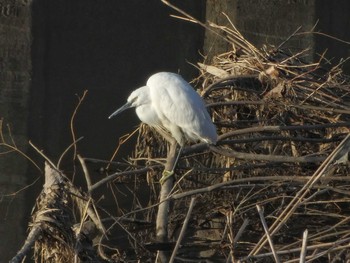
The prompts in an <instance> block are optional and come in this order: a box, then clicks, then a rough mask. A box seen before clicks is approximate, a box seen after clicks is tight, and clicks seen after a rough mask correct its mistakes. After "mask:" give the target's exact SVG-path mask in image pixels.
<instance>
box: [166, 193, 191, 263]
mask: <svg viewBox="0 0 350 263" xmlns="http://www.w3.org/2000/svg"><path fill="white" fill-rule="evenodd" d="M195 200H196V197H192V198H191V203H190V206H189V208H188V211H187V215H186V218H185V220H184V223H183V225H182V228H181V232H180V235H179V237H178V239H177V242H176V245H175V248H174V250H173V253H172V254H171V258H170V261H169V263H173V262H174V260H175V256H176V253H177V250H178V249H179V247H180V244H181V241H182V239H183V237H184V235H185V231H186V228H187V225H188V222H189V221H190V216H191V213H192V210H193V207H194V203H195Z"/></svg>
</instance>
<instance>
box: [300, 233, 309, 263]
mask: <svg viewBox="0 0 350 263" xmlns="http://www.w3.org/2000/svg"><path fill="white" fill-rule="evenodd" d="M307 235H308V231H307V229H305V231H304V233H303V243H302V245H301V251H300V261H299V262H300V263H305V259H306V252H307V250H306V246H307Z"/></svg>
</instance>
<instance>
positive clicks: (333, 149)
mask: <svg viewBox="0 0 350 263" xmlns="http://www.w3.org/2000/svg"><path fill="white" fill-rule="evenodd" d="M220 30H222V32H224V33H225V35H226V39H227V41H229V42H230V43H231V44H232V50H230V51H229V52H227V53H224V54H220V55H218V56H216V57H214V59H213V61H212V62H211V63H210V65H205V64H202V63H199V68H200V71H201V76H200V78H199V79H198V80H197V81H198V83H200V84H201V85H200V86H201V88H199V90H198V92H199V93H200V94H201V95H202V96H203V97H204V98H205V100H206V101H207V103H208V108H209V110H210V112H211V114H212V118H213V120H214V123H215V124H216V126H217V129H218V132H219V135H220V140H219V142H218V144H217V145H216V146H211V147H210V149H207V148H206V147H205V146H204V145H200V144H198V145H193V146H190V147H187V148H186V149H185V150H184V155H183V156H182V158H181V159H180V161H179V164H178V166H177V169H176V174H177V176H176V177H177V182H176V183H175V187H174V189H173V193H174V194H173V196H172V198H173V200H174V204H173V208H172V210H171V213H170V222H169V223H170V225H171V234H172V237H173V238H174V240H176V236H177V234H178V231H179V228H180V227H181V225H182V223H183V221H184V218H185V216H186V213H187V209H188V203H189V199H190V196H197V199H196V204H195V207H194V209H193V211H192V215H191V219H190V227H189V229H188V233H187V237H188V238H187V240H186V241H185V242H183V244H182V249H180V251H179V252H178V254H177V256H178V258H179V259H180V258H183V259H185V258H191V255H194V254H196V256H197V257H199V258H212V257H214V256H215V257H216V258H217V257H222V259H224V258H225V260H227V261H226V262H231V261H233V260H241V261H254V262H257V261H259V260H261V262H266V261H276V262H277V261H281V262H299V260H300V257H305V258H306V260H308V259H313V260H316V261H317V260H319V261H320V262H324V261H325V260H326V261H329V262H331V261H332V260H340V261H342V262H343V261H345V260H346V259H350V255H349V253H348V252H347V251H348V249H349V240H350V226H349V218H350V217H349V216H350V209H349V208H350V206H349V202H350V191H349V186H350V177H349V176H348V174H349V160H348V151H349V145H350V143H349V138H348V137H346V136H347V134H348V133H349V127H350V86H349V84H350V82H349V79H348V78H347V77H346V76H344V75H343V74H342V70H341V67H340V66H341V65H336V66H334V67H330V65H329V64H327V61H326V60H325V59H324V58H323V57H321V58H320V60H319V61H318V62H316V63H307V62H305V61H304V60H303V57H304V56H305V55H307V53H308V50H303V51H301V52H300V53H297V54H291V53H288V52H287V51H286V50H282V48H281V47H279V48H272V47H271V49H270V50H267V49H266V48H265V49H263V50H258V49H256V48H255V47H254V46H253V45H251V44H250V43H249V42H248V41H247V40H245V39H244V38H243V36H242V35H240V33H239V32H238V31H237V30H236V29H235V28H234V26H233V25H232V28H224V27H220ZM342 140H343V142H342ZM341 142H342V143H341ZM338 145H340V147H338V148H337V146H338ZM135 152H136V153H135V157H134V158H135V159H136V161H135V163H136V164H139V165H140V164H144V160H145V159H147V160H148V161H147V164H148V165H152V164H155V163H154V162H152V159H153V158H156V157H164V156H166V148H165V147H164V142H163V141H161V139H160V138H159V137H157V134H155V133H153V131H150V130H149V129H148V128H147V127H146V126H142V128H141V130H140V135H139V140H138V143H137V146H136V151H135ZM152 175H154V171H153V170H152V171H150V172H149V177H152ZM155 195H156V192H155ZM257 205H258V206H259V207H262V209H263V210H264V212H263V213H264V215H262V214H261V213H262V212H260V216H261V217H259V213H258V210H257ZM262 218H264V220H266V224H267V228H268V227H270V228H269V229H267V230H266V231H267V232H268V233H269V235H270V236H271V243H269V242H267V241H266V240H265V231H264V228H263V221H264V220H262ZM305 230H307V231H308V235H307V236H305V238H304V248H305V247H306V250H305V251H306V252H305V253H304V254H303V256H300V254H301V250H302V247H303V245H302V243H303V232H304V231H305ZM145 234H146V235H147V234H148V233H145ZM144 238H145V240H147V239H148V236H145V237H144ZM271 251H273V252H274V254H275V255H274V256H273V253H272V252H271ZM332 262H335V261H332Z"/></svg>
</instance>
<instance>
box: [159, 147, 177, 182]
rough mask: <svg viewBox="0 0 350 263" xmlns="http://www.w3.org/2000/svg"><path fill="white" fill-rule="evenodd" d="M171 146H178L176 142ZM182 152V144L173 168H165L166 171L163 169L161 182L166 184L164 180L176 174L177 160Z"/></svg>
mask: <svg viewBox="0 0 350 263" xmlns="http://www.w3.org/2000/svg"><path fill="white" fill-rule="evenodd" d="M175 143H176V142H175ZM170 147H176V144H175V145H174V146H173V145H171V146H170ZM181 152H182V146H180V149H179V151H178V153H177V156H176V159H175V162H174V164H173V165H172V169H171V170H170V171H169V170H166V169H164V171H163V173H162V178H160V180H159V182H160V184H164V182H165V181H166V180H168V179H169V178H170V177H171V176H173V175H174V170H175V167H176V164H177V162H178V161H179V158H180V155H181Z"/></svg>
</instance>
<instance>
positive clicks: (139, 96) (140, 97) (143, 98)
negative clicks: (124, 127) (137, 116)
mask: <svg viewBox="0 0 350 263" xmlns="http://www.w3.org/2000/svg"><path fill="white" fill-rule="evenodd" d="M150 102H151V101H150V97H149V88H148V87H147V86H144V87H141V88H138V89H137V90H134V91H133V92H131V94H130V96H129V97H128V99H127V102H126V103H125V104H124V105H123V106H121V107H120V108H119V109H117V110H116V111H115V112H113V113H112V114H111V115H110V116H109V117H108V119H110V118H112V117H114V116H116V115H118V114H119V113H121V112H123V111H125V110H127V109H130V108H135V107H139V106H141V105H145V104H148V103H150Z"/></svg>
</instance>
